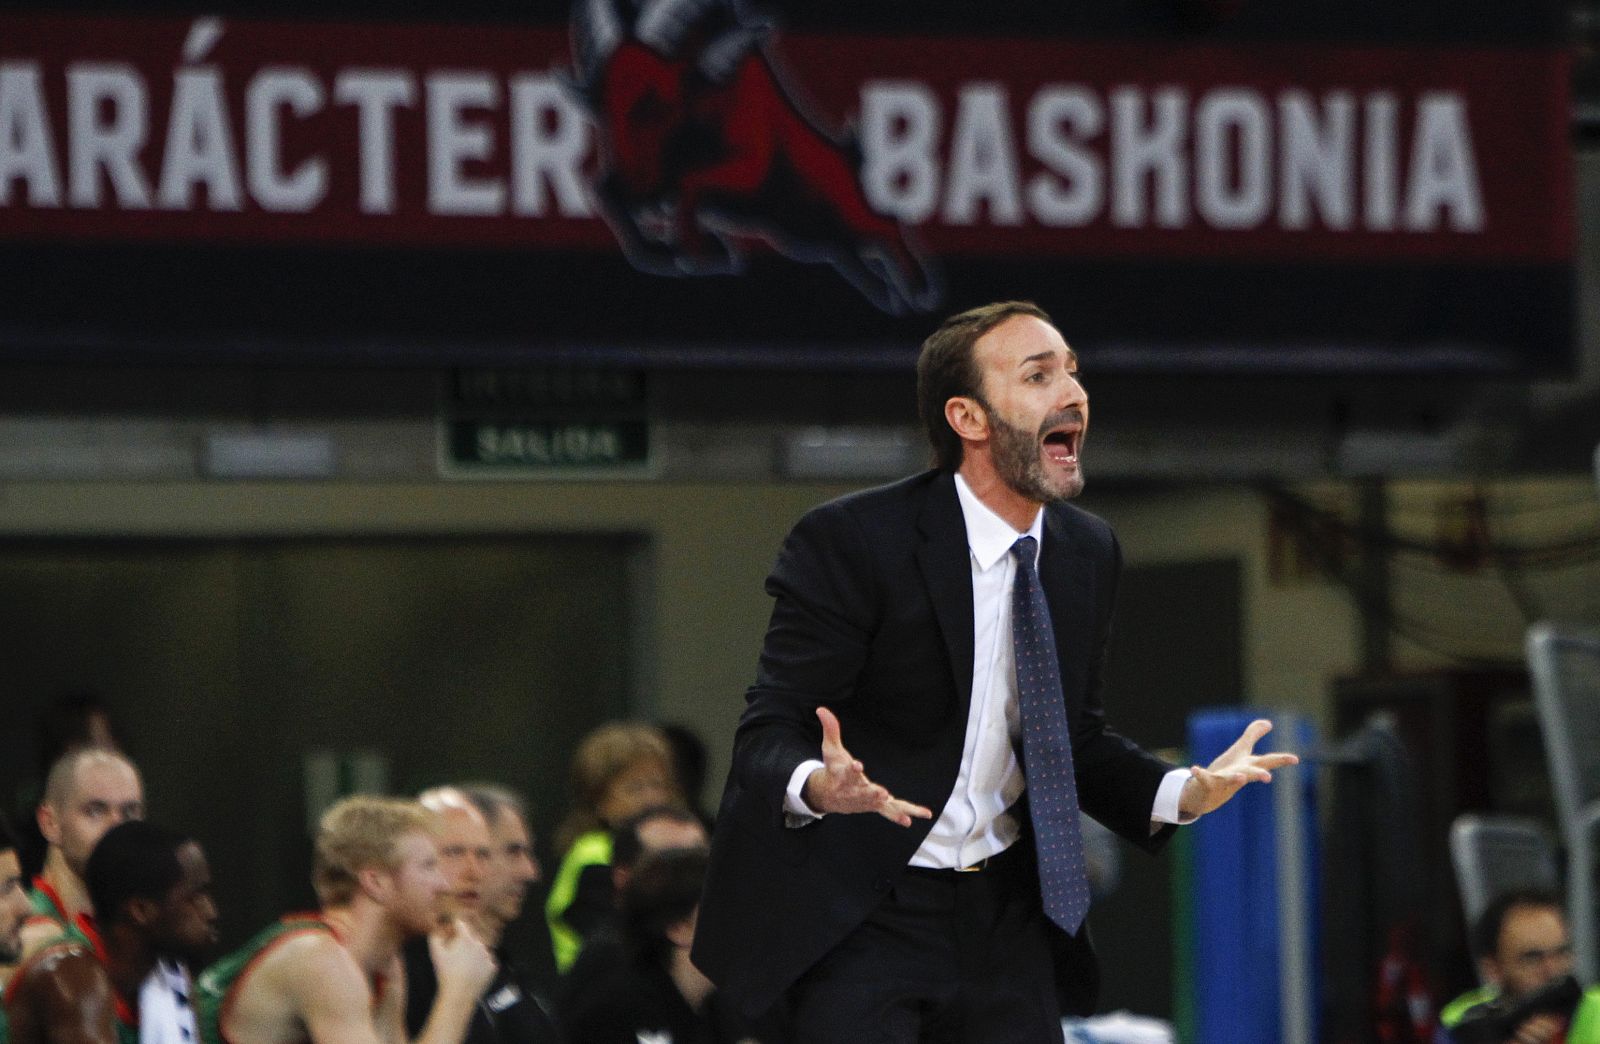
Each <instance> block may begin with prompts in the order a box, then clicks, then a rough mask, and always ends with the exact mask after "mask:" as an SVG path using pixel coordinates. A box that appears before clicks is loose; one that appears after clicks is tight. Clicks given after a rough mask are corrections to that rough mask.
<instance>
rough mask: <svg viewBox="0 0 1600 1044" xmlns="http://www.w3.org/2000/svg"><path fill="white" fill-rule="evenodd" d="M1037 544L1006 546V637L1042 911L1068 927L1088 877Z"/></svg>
mask: <svg viewBox="0 0 1600 1044" xmlns="http://www.w3.org/2000/svg"><path fill="white" fill-rule="evenodd" d="M1037 546H1038V545H1037V541H1035V540H1034V539H1033V537H1031V536H1025V537H1022V538H1021V539H1019V540H1018V541H1017V542H1016V543H1015V544H1013V545H1011V553H1012V555H1014V556H1015V557H1016V559H1017V576H1016V580H1015V582H1014V583H1013V585H1012V588H1011V640H1012V643H1013V645H1014V647H1015V651H1016V660H1017V701H1018V704H1019V709H1020V711H1021V714H1022V769H1023V776H1024V778H1025V779H1026V780H1027V786H1028V805H1029V808H1030V810H1031V812H1032V814H1033V836H1034V841H1035V843H1036V845H1037V848H1038V860H1039V892H1040V895H1041V896H1042V897H1043V899H1044V912H1045V915H1046V916H1047V917H1049V918H1050V920H1052V921H1054V922H1055V923H1056V924H1058V925H1060V926H1061V927H1062V928H1063V929H1065V930H1066V931H1068V932H1070V933H1073V934H1076V933H1077V931H1078V928H1079V927H1080V926H1081V925H1082V924H1083V919H1084V917H1085V916H1087V915H1088V913H1089V878H1088V875H1087V873H1086V871H1085V867H1084V861H1083V835H1082V833H1081V832H1080V831H1079V829H1078V784H1077V780H1076V779H1074V778H1073V773H1072V731H1071V730H1070V729H1069V728H1068V727H1067V707H1066V703H1065V701H1064V700H1063V698H1062V695H1061V672H1060V668H1059V666H1058V664H1057V661H1056V641H1055V633H1054V632H1053V631H1052V630H1051V628H1050V607H1049V606H1048V605H1046V604H1045V600H1044V588H1042V587H1040V586H1039V573H1038V571H1037V569H1036V568H1035V567H1034V561H1033V560H1034V548H1035V547H1037Z"/></svg>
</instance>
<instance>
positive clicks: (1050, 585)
mask: <svg viewBox="0 0 1600 1044" xmlns="http://www.w3.org/2000/svg"><path fill="white" fill-rule="evenodd" d="M1044 526H1045V530H1044V533H1045V535H1044V540H1043V548H1042V552H1041V559H1040V565H1039V571H1040V578H1041V582H1042V584H1043V586H1044V590H1045V595H1046V598H1047V600H1048V602H1049V606H1050V615H1051V620H1052V625H1053V627H1054V630H1055V638H1056V649H1057V653H1058V656H1059V658H1060V667H1061V684H1062V691H1063V695H1064V697H1065V700H1066V705H1067V716H1068V721H1069V722H1070V724H1071V727H1072V732H1073V758H1074V764H1075V768H1076V773H1077V780H1078V795H1079V800H1080V803H1081V804H1082V807H1083V809H1084V811H1086V812H1087V813H1088V814H1089V815H1091V816H1093V817H1094V818H1096V819H1098V820H1099V821H1100V822H1102V823H1104V824H1105V825H1106V826H1108V827H1110V828H1111V829H1112V830H1114V831H1116V832H1117V833H1119V834H1121V835H1123V836H1124V837H1126V838H1128V839H1129V840H1130V841H1132V842H1133V843H1135V844H1138V845H1140V846H1142V847H1144V848H1147V849H1150V850H1152V851H1153V850H1155V849H1156V848H1158V847H1159V846H1160V844H1161V843H1162V842H1163V841H1164V840H1165V838H1166V837H1167V836H1168V835H1169V834H1170V832H1171V831H1170V830H1163V831H1160V832H1159V833H1157V834H1155V835H1154V836H1152V834H1151V832H1150V810H1151V807H1152V805H1153V803H1154V801H1155V793H1156V790H1157V788H1158V787H1159V786H1160V782H1161V777H1162V776H1163V775H1164V774H1165V773H1166V772H1167V771H1168V770H1169V768H1170V766H1168V765H1166V764H1164V763H1162V762H1161V761H1159V760H1157V759H1155V758H1153V757H1151V756H1150V755H1148V754H1146V753H1145V752H1144V751H1142V750H1140V749H1139V748H1138V747H1137V746H1136V745H1134V744H1133V743H1131V742H1129V741H1128V740H1125V739H1123V738H1122V737H1120V736H1118V735H1116V734H1115V733H1114V732H1112V731H1111V730H1110V729H1109V728H1107V726H1106V722H1105V716H1104V712H1103V707H1102V703H1101V669H1102V664H1103V661H1104V654H1105V647H1106V641H1107V638H1108V636H1109V633H1110V627H1111V615H1112V603H1113V601H1114V598H1115V593H1116V585H1117V575H1118V571H1119V569H1120V562H1121V556H1120V552H1119V550H1118V547H1117V543H1116V538H1115V537H1114V536H1113V535H1112V533H1111V529H1110V527H1109V526H1107V525H1106V524H1105V523H1104V522H1103V521H1101V520H1100V519H1098V518H1096V517H1094V516H1093V515H1090V514H1088V513H1086V512H1084V511H1082V510H1079V509H1078V508H1075V507H1072V506H1070V505H1066V504H1057V505H1052V506H1050V507H1047V508H1046V510H1045V523H1044ZM767 592H768V593H769V594H771V595H772V596H773V597H774V598H775V599H776V603H775V605H774V606H773V611H772V619H771V622H770V624H769V625H768V628H767V636H766V641H765V644H764V646H763V648H762V653H761V661H760V666H759V669H758V672H757V677H756V682H755V684H754V685H753V686H751V688H750V689H749V691H748V692H747V693H746V696H745V699H746V703H747V706H746V709H745V712H744V715H743V717H742V718H741V719H740V722H739V729H738V733H737V736H736V739H735V745H734V755H733V768H732V772H731V773H730V775H729V779H728V783H727V787H726V790H725V791H724V794H723V799H722V805H721V809H720V813H719V815H718V818H717V830H716V833H715V835H714V837H713V840H712V856H711V867H710V873H709V874H708V877H707V882H706V890H705V898H704V902H703V904H702V907H701V910H700V920H699V927H698V931H697V932H696V937H695V950H694V960H695V963H696V965H697V966H698V967H700V968H701V969H702V970H704V971H705V973H706V974H707V975H708V976H710V977H711V979H712V980H713V981H715V982H716V983H717V985H718V988H719V989H720V990H721V991H722V992H723V993H724V995H725V996H727V997H728V998H729V999H732V1000H733V1001H735V1002H736V1003H737V1004H738V1005H739V1007H740V1008H741V1009H743V1010H745V1011H747V1012H749V1013H751V1014H754V1013H757V1012H760V1011H764V1010H766V1009H767V1008H769V1007H770V1006H771V1005H772V1004H773V1003H774V1002H776V1001H777V1000H778V998H779V996H780V995H781V994H782V993H783V991H785V990H786V989H788V987H789V986H791V985H792V984H793V983H794V982H795V980H796V979H798V978H799V977H800V975H801V974H802V973H803V972H804V971H805V970H806V969H807V968H809V967H810V966H811V965H812V964H814V963H815V962H816V961H817V960H818V959H819V958H821V957H822V956H823V954H825V953H826V952H827V951H828V950H829V949H831V948H832V947H833V946H834V945H835V944H837V943H838V942H839V941H840V940H842V939H843V938H844V937H845V936H846V935H848V934H849V933H850V932H851V931H852V930H854V929H855V928H856V927H857V926H858V925H859V924H861V923H862V921H863V920H865V919H866V917H867V915H868V913H869V912H870V911H871V910H872V909H873V907H874V906H875V905H876V904H877V903H878V901H879V900H880V899H881V898H882V896H883V895H884V894H885V892H887V891H888V889H889V888H890V886H891V885H892V884H893V882H894V881H895V879H896V878H897V877H898V876H899V875H900V874H901V873H902V872H903V871H904V870H905V867H906V864H907V862H908V861H909V860H910V858H911V856H912V854H913V853H914V852H915V851H916V850H917V848H918V846H920V845H921V843H922V840H923V838H924V837H925V836H926V835H927V833H928V831H929V829H931V827H932V822H931V821H929V820H914V821H913V824H912V826H911V827H910V828H902V827H899V826H896V825H894V824H893V823H890V822H889V821H888V820H886V819H884V818H883V817H881V816H877V815H837V816H827V817H825V818H823V819H821V820H819V821H816V822H813V823H811V824H810V825H807V826H804V827H800V828H798V829H796V828H791V827H789V826H787V825H786V824H785V817H784V813H783V798H784V793H785V791H786V789H787V787H788V782H789V777H790V775H791V774H792V773H793V772H794V769H795V768H796V766H798V765H799V764H800V763H801V762H802V761H804V760H806V759H808V758H816V757H818V756H819V754H818V751H819V750H820V747H821V735H822V734H821V727H820V725H819V724H818V722H817V720H816V716H815V708H816V707H817V706H818V705H826V706H827V707H828V708H829V709H831V710H832V711H833V712H834V713H835V714H836V715H838V718H839V722H840V728H841V735H842V738H843V741H844V744H845V746H846V747H847V748H848V749H849V750H850V752H851V753H852V754H853V755H854V756H855V757H856V758H857V759H859V760H860V761H861V762H862V763H863V764H864V765H865V766H866V770H867V773H868V775H869V776H871V777H872V779H873V780H874V781H875V782H878V783H881V784H883V785H884V786H885V787H887V788H888V789H889V791H890V792H891V793H893V794H894V795H895V796H897V797H900V798H903V799H906V800H909V801H914V802H916V803H918V804H920V805H924V806H926V807H928V808H930V809H932V810H933V811H934V814H935V816H937V815H938V813H939V810H940V809H942V808H943V807H944V805H945V803H946V801H947V800H948V799H949V797H950V793H951V791H952V789H953V788H954V786H955V780H956V776H957V773H958V771H959V769H960V764H961V752H962V747H963V744H964V741H965V736H966V724H967V710H968V704H969V703H970V700H971V695H972V694H971V689H972V670H973V619H972V614H973V609H972V602H973V598H972V574H971V566H970V551H969V549H968V544H967V535H966V525H965V522H964V520H963V517H962V513H961V506H960V502H959V500H958V499H957V495H956V489H955V479H954V476H953V475H952V474H951V473H950V472H946V471H936V472H928V473H925V474H922V475H918V476H915V477H913V478H909V479H905V480H903V481H901V482H897V483H895V484H893V485H890V486H884V487H881V488H879V489H874V490H868V491H866V492H862V493H856V494H852V495H850V496H847V497H844V498H843V499H840V500H836V501H833V502H831V503H828V504H824V505H823V506H821V507H819V508H816V509H814V510H813V511H811V512H810V513H808V514H807V515H806V516H805V517H804V518H802V519H801V520H800V522H799V523H798V524H797V525H796V526H795V527H794V529H793V530H792V531H791V532H790V534H789V537H788V539H787V540H786V541H785V542H784V545H783V549H782V551H781V552H780V554H779V556H778V561H777V564H776V566H775V567H774V568H773V571H772V574H771V575H770V576H769V577H768V579H767ZM1025 800H1026V798H1024V801H1025ZM1018 811H1019V815H1020V818H1021V819H1022V821H1023V822H1024V823H1026V822H1027V812H1026V810H1025V809H1019V810H1018ZM1056 935H1057V940H1056V941H1057V958H1058V959H1057V962H1056V965H1057V967H1056V972H1057V982H1058V985H1059V987H1060V991H1061V994H1062V1004H1063V1010H1065V1011H1084V1010H1087V1009H1092V1007H1093V1004H1094V998H1095V995H1096V993H1097V988H1098V970H1097V966H1096V963H1095V961H1094V957H1093V951H1092V949H1091V948H1090V946H1089V943H1088V938H1087V932H1080V933H1079V936H1078V937H1076V938H1073V937H1069V936H1067V935H1065V933H1060V932H1057V933H1056Z"/></svg>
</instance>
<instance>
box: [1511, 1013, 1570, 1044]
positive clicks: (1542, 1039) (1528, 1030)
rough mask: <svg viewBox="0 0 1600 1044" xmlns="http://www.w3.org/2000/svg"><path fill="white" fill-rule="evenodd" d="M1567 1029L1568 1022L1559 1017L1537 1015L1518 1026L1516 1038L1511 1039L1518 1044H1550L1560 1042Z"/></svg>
mask: <svg viewBox="0 0 1600 1044" xmlns="http://www.w3.org/2000/svg"><path fill="white" fill-rule="evenodd" d="M1566 1028H1567V1020H1566V1019H1563V1018H1561V1017H1560V1016H1559V1015H1535V1016H1534V1017H1533V1018H1531V1019H1529V1020H1528V1021H1527V1022H1524V1023H1523V1024H1522V1025H1520V1026H1518V1027H1517V1033H1516V1036H1514V1037H1512V1038H1511V1039H1512V1040H1513V1041H1515V1042H1516V1044H1550V1042H1551V1041H1553V1040H1560V1039H1561V1033H1562V1032H1563V1031H1564V1030H1565V1029H1566Z"/></svg>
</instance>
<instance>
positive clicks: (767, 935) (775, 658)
mask: <svg viewBox="0 0 1600 1044" xmlns="http://www.w3.org/2000/svg"><path fill="white" fill-rule="evenodd" d="M1077 369H1078V366H1077V356H1076V355H1075V353H1073V351H1072V350H1071V349H1070V348H1069V347H1068V346H1067V344H1066V342H1065V341H1064V340H1063V339H1062V336H1061V334H1060V333H1059V332H1058V331H1057V330H1056V329H1055V327H1054V326H1053V325H1051V323H1050V320H1049V317H1048V316H1047V315H1046V314H1045V313H1044V312H1043V311H1042V310H1040V309H1039V308H1037V307H1036V306H1034V305H1032V304H1029V303H1026V302H1002V303H998V304H993V305H986V306H984V307H982V308H977V309H973V310H971V311H968V312H964V313H962V314H960V315H957V316H954V317H952V318H950V319H949V320H946V321H945V323H944V324H943V325H941V326H940V328H939V329H938V330H937V331H936V332H935V333H934V334H933V335H932V336H930V337H929V338H928V340H927V341H926V342H925V343H924V345H923V348H922V354H921V357H920V359H919V361H918V365H917V376H918V400H919V407H920V412H921V414H922V418H923V423H924V425H925V426H926V428H927V431H928V435H929V439H930V441H931V442H932V444H933V447H934V451H935V457H936V460H937V465H938V466H937V468H936V469H935V470H933V471H931V472H928V473H926V474H923V475H918V476H915V477H913V478H910V479H906V480H903V481H901V482H898V483H895V484H893V485H890V486H886V487H883V488H881V489H876V490H869V491H867V492H864V493H857V494H854V495H852V496H848V497H845V498H843V499H841V500H837V501H834V502H832V503H829V504H825V505H823V506H822V507H819V508H817V509H815V510H813V511H812V512H810V513H809V514H807V515H806V516H805V517H804V518H803V519H801V520H800V522H799V523H798V524H797V525H796V526H795V528H794V529H793V531H792V532H791V533H790V534H789V537H788V539H787V540H786V541H785V543H784V546H783V549H782V551H781V553H780V554H779V556H778V561H777V564H776V566H775V567H774V569H773V572H772V574H771V576H770V577H769V578H768V580H767V590H768V593H770V594H771V595H773V597H774V598H775V600H776V601H775V604H774V607H773V614H772V619H771V623H770V625H769V627H768V630H767V637H766V641H765V645H764V647H763V650H762V655H761V661H760V667H759V670H758V674H757V678H756V682H755V684H754V685H753V686H752V687H751V688H750V690H749V692H748V693H747V695H746V701H747V707H746V710H745V713H744V715H743V717H742V718H741V719H740V723H739V730H738V733H737V736H736V739H735V747H734V756H733V771H732V773H731V774H730V777H729V780H728V785H727V789H726V791H725V793H724V796H723V802H722V807H721V813H720V816H719V818H718V821H717V830H716V835H715V837H714V839H713V843H712V861H711V868H710V873H709V876H708V880H707V884H706V892H705V900H704V904H703V906H702V909H701V913H700V920H699V927H698V931H697V934H696V947H695V953H694V959H695V962H696V964H697V965H698V966H699V967H700V968H701V969H703V970H704V971H705V972H706V973H707V974H708V975H709V976H710V977H711V979H712V980H713V981H715V982H716V984H717V985H718V987H719V988H720V989H721V990H723V991H724V992H725V993H726V994H727V995H728V996H730V997H731V998H733V999H734V1000H736V1001H737V1002H738V1003H739V1004H740V1005H741V1007H743V1008H744V1009H745V1010H746V1011H747V1012H750V1013H755V1012H757V1011H760V1010H763V1009H766V1008H769V1007H771V1006H772V1005H774V1004H776V1003H778V1002H779V1001H780V1000H781V1001H784V1002H785V1003H786V1004H787V1006H788V1009H789V1011H790V1013H791V1014H792V1016H793V1019H794V1025H795V1029H796V1035H797V1037H798V1039H799V1040H801V1041H807V1042H809V1041H827V1042H829V1044H847V1042H854V1041H894V1042H910V1041H918V1040H943V1041H963V1042H968V1041H995V1042H1000V1041H1005V1042H1012V1044H1014V1042H1019V1041H1022V1042H1026V1041H1041V1042H1042V1041H1051V1042H1059V1041H1060V1039H1061V1026H1060V1016H1061V1013H1062V1011H1063V1010H1072V1011H1084V1010H1086V1009H1090V1008H1092V1006H1093V1003H1094V995H1095V990H1096V971H1095V963H1094V958H1093V952H1092V950H1091V949H1090V947H1089V944H1088V938H1087V933H1086V932H1085V931H1083V930H1082V928H1081V924H1082V916H1083V912H1084V909H1085V908H1086V905H1087V888H1086V884H1085V882H1084V880H1083V864H1082V854H1081V840H1080V839H1079V838H1078V834H1077V826H1076V823H1077V809H1078V808H1079V807H1081V808H1082V809H1083V810H1084V811H1086V812H1088V813H1089V814H1090V815H1091V816H1093V817H1094V818H1096V819H1098V820H1099V821H1101V822H1102V823H1104V824H1105V825H1107V826H1108V827H1110V828H1111V829H1112V830H1114V831H1116V832H1117V833H1119V834H1121V835H1122V836H1124V837H1126V838H1128V839H1129V840H1130V841H1132V842H1134V843H1135V844H1138V845H1140V846H1141V847H1144V848H1147V849H1150V850H1152V851H1154V850H1155V849H1157V848H1159V847H1160V845H1161V843H1162V842H1163V841H1164V840H1165V839H1166V837H1167V835H1168V834H1170V832H1171V829H1172V828H1171V826H1170V824H1172V823H1177V822H1187V821H1189V820H1191V819H1193V818H1195V817H1197V816H1199V815H1202V814H1204V813H1205V812H1208V811H1210V810H1212V809H1214V808H1216V807H1218V806H1219V805H1221V804H1222V803H1224V802H1225V801H1227V800H1228V799H1229V798H1230V797H1231V796H1232V795H1233V794H1234V793H1235V792H1237V791H1238V789H1239V788H1240V787H1242V786H1244V785H1245V784H1246V783H1247V782H1250V781H1252V780H1260V781H1266V780H1268V779H1270V770H1271V769H1273V768H1276V767H1278V766H1281V765H1287V764H1291V763H1293V762H1294V760H1295V758H1294V757H1293V755H1288V754H1267V755H1256V754H1254V753H1253V750H1254V745H1255V743H1256V741H1257V740H1259V739H1260V738H1261V736H1263V735H1265V733H1266V732H1267V731H1268V730H1269V729H1270V728H1271V724H1270V723H1269V722H1266V721H1257V722H1255V723H1253V724H1252V725H1251V726H1250V727H1249V729H1247V730H1246V732H1245V734H1244V735H1243V736H1242V737H1241V738H1240V740H1239V741H1238V743H1236V744H1235V745H1234V746H1233V747H1232V748H1230V749H1229V750H1228V751H1227V752H1226V753H1224V754H1223V755H1222V756H1221V757H1219V758H1218V759H1217V760H1216V761H1215V762H1213V763H1212V764H1211V765H1210V766H1209V767H1206V768H1202V767H1200V766H1195V767H1193V768H1192V769H1188V770H1183V769H1176V770H1174V769H1172V768H1171V767H1170V766H1167V765H1166V764H1164V763H1162V762H1160V761H1158V760H1157V759H1155V758H1154V757H1152V756H1150V755H1149V754H1146V753H1145V752H1144V751H1143V750H1141V749H1139V747H1137V746H1136V745H1135V744H1133V743H1132V742H1130V741H1128V740H1125V739H1123V738H1122V737H1120V736H1118V735H1116V734H1115V733H1114V732H1112V731H1111V730H1110V729H1109V728H1108V727H1107V725H1106V722H1105V717H1104V711H1103V706H1102V702H1101V691H1100V690H1101V686H1100V681H1101V667H1102V662H1103V659H1104V651H1105V646H1106V641H1107V637H1108V635H1109V631H1110V625H1111V612H1112V602H1113V598H1114V595H1115V589H1116V583H1117V573H1118V569H1119V566H1120V552H1119V550H1118V547H1117V542H1116V538H1115V537H1114V536H1113V535H1112V533H1111V530H1110V528H1109V527H1108V526H1107V525H1106V524H1105V523H1104V522H1102V521H1101V520H1100V519H1098V518H1095V517H1094V516H1092V515H1089V514H1087V513H1085V512H1083V511H1081V510H1078V509H1077V508H1074V507H1072V506H1069V505H1068V504H1067V503H1066V501H1067V500H1068V499H1069V498H1071V497H1073V496H1076V495H1077V494H1078V493H1079V492H1080V491H1081V490H1082V488H1083V472H1082V467H1081V463H1080V459H1079V458H1080V454H1081V451H1082V447H1083V442H1084V436H1085V433H1086V430H1087V427H1088V420H1089V402H1088V396H1087V393H1086V392H1085V391H1084V387H1083V383H1082V381H1081V380H1080V379H1079V377H1078V374H1077ZM846 738H848V742H849V746H848V747H846V745H845V742H846ZM1025 763H1026V767H1027V771H1026V772H1025V771H1024V768H1025ZM1041 878H1043V879H1045V880H1046V881H1047V882H1048V883H1047V884H1046V885H1044V886H1041V883H1040V882H1041Z"/></svg>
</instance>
